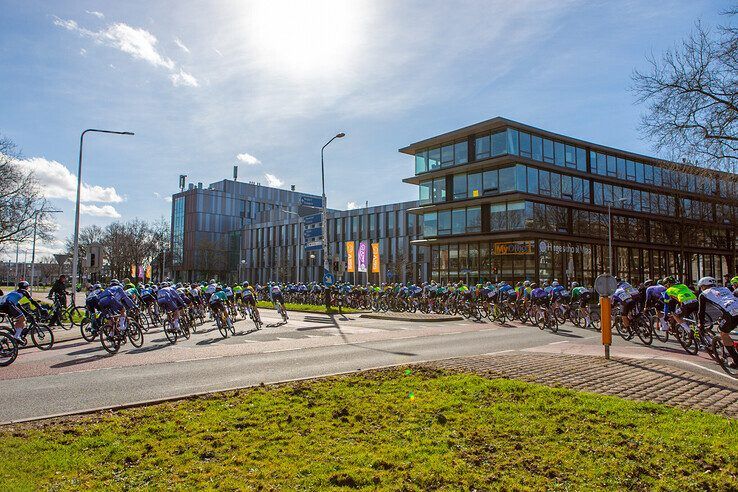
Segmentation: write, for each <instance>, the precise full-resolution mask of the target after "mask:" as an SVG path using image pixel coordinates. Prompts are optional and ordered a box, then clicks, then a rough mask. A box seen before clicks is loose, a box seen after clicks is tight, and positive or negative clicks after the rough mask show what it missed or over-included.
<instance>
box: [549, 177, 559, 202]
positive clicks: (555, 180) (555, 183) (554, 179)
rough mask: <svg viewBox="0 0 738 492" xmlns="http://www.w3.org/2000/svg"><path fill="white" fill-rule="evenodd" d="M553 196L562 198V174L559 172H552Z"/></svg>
mask: <svg viewBox="0 0 738 492" xmlns="http://www.w3.org/2000/svg"><path fill="white" fill-rule="evenodd" d="M551 196H552V197H553V198H561V175H560V174H558V173H551Z"/></svg>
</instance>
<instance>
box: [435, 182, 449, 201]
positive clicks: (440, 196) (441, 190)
mask: <svg viewBox="0 0 738 492" xmlns="http://www.w3.org/2000/svg"><path fill="white" fill-rule="evenodd" d="M445 201H446V178H436V179H434V180H433V203H441V202H445Z"/></svg>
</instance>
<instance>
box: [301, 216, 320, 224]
mask: <svg viewBox="0 0 738 492" xmlns="http://www.w3.org/2000/svg"><path fill="white" fill-rule="evenodd" d="M321 220H323V214H313V215H308V216H306V217H305V218H303V219H302V221H303V223H304V224H305V225H312V224H320V222H321Z"/></svg>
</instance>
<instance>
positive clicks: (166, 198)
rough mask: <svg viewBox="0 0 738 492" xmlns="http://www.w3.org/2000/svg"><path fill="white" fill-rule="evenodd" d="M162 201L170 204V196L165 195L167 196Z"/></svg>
mask: <svg viewBox="0 0 738 492" xmlns="http://www.w3.org/2000/svg"><path fill="white" fill-rule="evenodd" d="M164 201H165V202H168V203H172V196H171V195H167V196H165V197H164Z"/></svg>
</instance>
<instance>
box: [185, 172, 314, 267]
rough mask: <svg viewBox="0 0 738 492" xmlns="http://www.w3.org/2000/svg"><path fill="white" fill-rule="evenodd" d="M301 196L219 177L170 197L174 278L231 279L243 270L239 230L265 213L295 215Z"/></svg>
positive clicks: (243, 262)
mask: <svg viewBox="0 0 738 492" xmlns="http://www.w3.org/2000/svg"><path fill="white" fill-rule="evenodd" d="M302 196H311V197H315V195H309V194H306V193H298V192H295V191H289V190H282V189H278V188H270V187H268V186H261V185H260V184H257V183H242V182H239V181H234V180H228V179H224V180H222V181H218V182H216V183H212V184H211V185H209V186H208V187H207V188H204V187H203V186H202V183H198V184H197V186H195V185H194V184H190V185H189V188H188V189H187V190H183V191H181V192H180V193H175V194H174V195H173V196H172V234H171V255H172V269H173V274H174V276H175V277H176V278H177V279H179V280H185V281H190V280H202V279H205V278H206V277H217V278H219V279H222V280H232V279H235V278H236V277H237V274H238V273H239V269H240V268H243V266H245V261H244V258H242V257H240V255H239V249H240V248H239V244H240V243H242V232H243V230H244V228H245V227H246V226H249V225H251V224H252V223H256V222H258V221H260V220H263V218H264V217H265V216H266V215H267V214H268V213H269V212H270V211H279V213H283V214H287V213H297V212H298V211H299V209H300V207H299V203H300V198H301V197H302Z"/></svg>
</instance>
